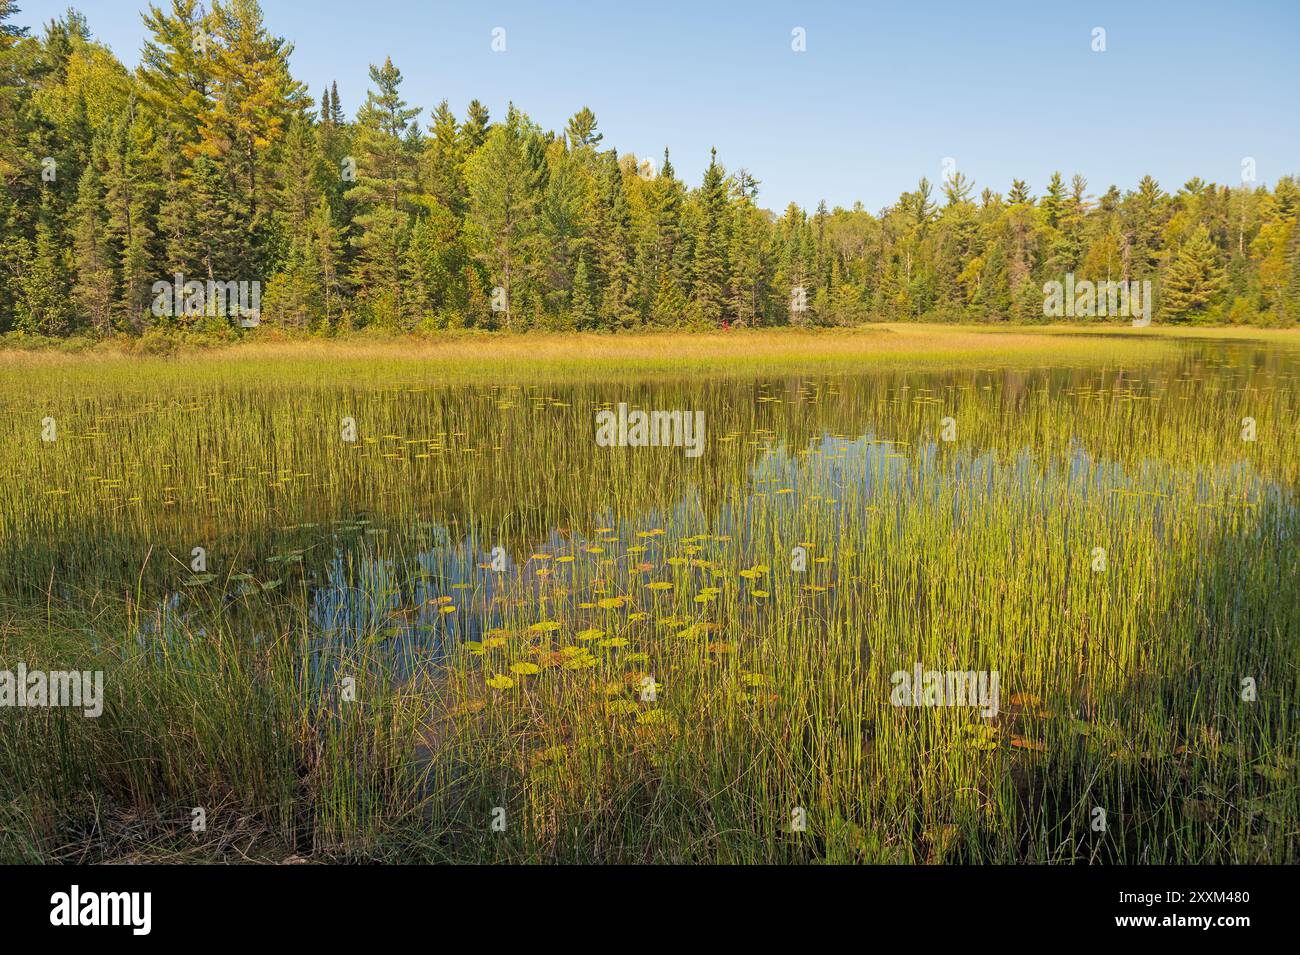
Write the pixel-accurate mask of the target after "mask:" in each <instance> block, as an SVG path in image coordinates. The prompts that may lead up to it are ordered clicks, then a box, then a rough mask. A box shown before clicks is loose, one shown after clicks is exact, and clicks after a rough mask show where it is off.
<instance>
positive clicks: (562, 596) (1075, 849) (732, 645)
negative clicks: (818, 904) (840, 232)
mask: <svg viewBox="0 0 1300 955" xmlns="http://www.w3.org/2000/svg"><path fill="white" fill-rule="evenodd" d="M1228 337H1229V338H1230V337H1231V336H1228ZM724 345H725V346H726V347H727V348H731V349H733V350H734V354H732V353H728V352H725V351H723V350H722V349H723V347H724ZM249 347H250V348H252V349H254V350H252V351H239V350H236V351H234V352H231V353H229V354H220V355H207V356H204V357H198V356H191V357H188V358H183V359H179V360H177V359H172V360H166V361H162V360H143V361H142V360H139V359H130V360H128V359H122V358H118V357H112V356H110V357H104V356H99V357H91V358H85V359H78V360H71V359H67V358H58V359H51V360H48V361H47V360H45V359H36V360H35V363H34V364H24V363H23V360H22V359H19V358H14V357H13V356H5V357H3V358H0V367H3V368H4V369H5V379H4V386H3V388H0V460H3V462H4V464H5V467H4V469H3V472H0V501H3V502H4V503H3V505H0V532H2V537H0V581H2V582H3V583H2V584H0V621H2V623H0V627H2V629H0V669H3V668H4V667H7V666H12V665H13V664H14V663H15V662H16V661H18V660H23V661H24V662H26V663H27V665H28V666H29V667H37V666H45V667H47V668H62V669H68V668H73V667H77V668H102V669H104V670H105V671H106V686H107V696H108V702H107V704H106V707H105V712H104V715H103V716H102V717H100V718H98V719H85V718H83V717H81V716H80V715H79V714H74V713H71V712H68V711H63V710H26V711H16V710H9V711H3V712H0V721H3V729H4V732H3V736H0V855H3V856H4V857H5V858H8V859H25V860H38V859H58V858H83V857H93V858H123V857H127V858H139V857H143V858H233V859H242V858H258V859H274V858H283V857H284V856H285V855H287V854H290V853H298V854H302V855H307V854H310V855H312V856H314V857H316V858H325V859H369V858H378V859H384V860H411V859H424V860H432V861H468V860H472V861H532V862H542V861H604V862H612V861H620V862H632V861H676V862H706V861H707V862H712V861H723V862H806V861H832V862H933V863H941V862H1075V861H1096V862H1129V863H1133V862H1161V861H1165V862H1188V863H1190V862H1258V861H1275V862H1278V861H1294V859H1295V858H1296V856H1297V841H1298V839H1300V787H1298V786H1297V772H1296V759H1297V755H1298V754H1297V740H1298V739H1300V736H1298V735H1297V726H1296V720H1297V711H1296V704H1295V700H1296V699H1297V698H1298V697H1297V690H1300V685H1298V683H1300V677H1298V676H1297V670H1296V667H1295V660H1296V650H1297V645H1296V634H1297V624H1300V612H1298V611H1297V605H1296V601H1295V600H1294V596H1293V595H1294V593H1295V592H1296V587H1297V583H1298V581H1297V579H1296V578H1297V574H1298V573H1300V568H1298V566H1297V551H1298V549H1297V547H1296V531H1297V515H1296V509H1295V503H1296V502H1295V488H1296V479H1297V463H1296V462H1297V460H1298V458H1297V454H1296V452H1297V450H1298V448H1297V444H1298V435H1297V430H1296V425H1295V422H1296V413H1297V410H1298V409H1297V394H1298V393H1297V389H1296V379H1295V374H1296V364H1295V360H1294V354H1293V347H1294V339H1290V338H1286V337H1285V336H1280V337H1278V336H1275V338H1274V339H1270V340H1269V342H1268V343H1267V347H1265V346H1263V345H1261V344H1260V343H1259V342H1258V341H1243V342H1241V343H1234V344H1224V342H1218V343H1205V342H1201V341H1192V340H1188V341H1183V340H1180V339H1179V336H1170V335H1167V334H1161V335H1143V336H1141V337H1140V338H1137V339H1130V340H1124V339H1118V338H1115V337H1113V336H1097V335H1088V334H1072V335H1057V334H1053V333H1050V332H1049V333H1039V332H1015V333H1003V332H997V333H992V332H982V331H970V330H954V329H938V330H931V329H924V330H914V329H894V328H890V329H883V330H872V331H870V332H867V333H863V334H861V335H850V334H834V335H827V336H819V335H812V334H809V335H775V336H764V335H759V334H748V333H747V334H745V335H735V336H732V337H728V336H713V337H712V339H706V338H703V337H701V338H699V339H689V340H687V341H686V342H685V343H683V341H682V340H681V339H680V338H672V337H668V336H646V337H645V338H644V339H639V340H637V341H636V342H633V343H625V342H624V340H622V339H597V338H596V337H594V336H591V337H582V336H568V337H556V338H555V339H553V340H552V339H543V340H541V341H538V340H525V339H520V340H506V342H505V343H504V344H503V345H502V346H501V350H499V351H496V352H494V353H493V354H492V355H490V356H485V355H482V354H481V345H480V344H478V343H474V342H454V343H451V344H450V345H446V346H440V345H430V346H428V347H427V349H425V350H416V351H412V352H408V353H406V354H396V353H394V350H393V347H392V346H391V345H390V344H378V345H374V346H369V347H372V348H373V349H374V350H373V351H366V350H365V349H364V347H363V350H362V351H361V353H360V354H357V355H352V356H348V357H344V356H342V355H340V354H339V352H338V350H337V348H336V346H328V345H323V346H316V347H307V348H305V349H304V348H302V347H301V346H289V345H268V346H249ZM624 348H627V349H630V350H629V352H628V353H627V354H613V353H612V350H614V349H624ZM19 369H21V376H20V375H19V374H18V370H19ZM618 401H628V402H631V403H633V404H634V405H639V406H642V407H657V408H700V409H703V410H705V412H706V420H707V427H708V438H707V445H708V449H707V452H706V454H705V456H704V457H702V458H700V459H698V460H691V459H687V458H685V457H684V456H683V455H682V454H681V453H680V451H673V450H670V449H607V448H598V447H596V445H595V443H594V441H593V440H592V421H593V413H594V411H595V410H596V409H598V408H600V407H606V406H608V405H609V404H611V403H616V402H618ZM47 415H48V416H52V417H54V418H56V420H57V421H58V423H59V438H58V440H57V441H56V442H53V443H42V442H41V441H40V439H39V433H40V421H41V419H42V418H43V417H46V416H47ZM948 416H950V417H952V418H953V419H954V420H955V422H956V427H957V434H956V440H955V441H953V442H946V441H943V440H942V439H941V438H940V436H939V435H940V422H941V419H942V418H944V417H948ZM344 417H351V418H354V419H355V420H356V422H357V424H358V440H357V441H356V442H355V443H347V442H344V441H342V440H341V439H340V431H339V422H340V420H341V419H342V418H344ZM1244 417H1251V418H1253V419H1254V420H1255V422H1256V426H1257V431H1258V436H1257V438H1256V440H1255V441H1252V442H1244V441H1243V440H1242V439H1241V435H1240V427H1241V424H1240V423H1241V419H1242V418H1244ZM195 546H203V547H204V548H205V549H206V550H207V553H208V563H209V566H208V570H207V572H205V573H196V572H195V571H194V570H192V569H191V567H190V560H191V556H190V555H191V550H192V548H193V547H195ZM493 547H501V548H502V549H503V550H504V552H505V553H506V554H507V555H508V558H509V560H508V565H507V567H506V569H505V570H504V571H503V572H502V573H497V572H495V571H494V570H493V569H492V568H491V564H490V559H491V558H490V554H491V551H492V548H493ZM796 547H801V548H803V549H804V551H805V552H806V555H807V564H806V569H805V570H803V571H797V570H794V569H792V566H791V563H792V562H791V554H792V550H793V549H794V548H796ZM1097 547H1102V548H1104V549H1105V551H1106V568H1105V570H1104V571H1100V572H1099V571H1097V570H1094V569H1093V566H1092V563H1093V553H1094V549H1095V548H1097ZM914 662H920V663H922V664H923V665H924V666H925V667H926V668H927V669H937V670H948V669H958V670H962V671H968V670H975V671H979V670H996V671H998V672H999V674H1000V680H1001V704H1000V711H999V713H998V715H997V716H996V718H994V719H985V718H982V717H981V716H980V715H979V713H978V712H977V711H976V710H974V709H968V708H946V707H941V708H927V707H918V708H912V707H896V706H892V705H891V704H890V691H891V674H892V673H893V672H895V671H898V670H910V669H911V667H912V665H913V663H914ZM1246 677H1250V678H1252V679H1253V680H1254V681H1255V683H1256V685H1257V687H1258V695H1257V699H1255V700H1254V701H1253V702H1247V701H1244V700H1243V699H1242V680H1243V679H1244V678H1246ZM345 678H349V679H351V681H352V698H351V699H348V698H345V695H344V692H343V689H342V687H343V681H344V679H345ZM648 680H649V681H652V682H653V685H654V693H653V695H652V696H653V698H651V695H649V694H647V686H648V685H649V684H648V683H647V681H648ZM194 807H204V808H205V810H206V813H207V818H208V830H207V831H206V832H205V833H202V834H197V835H196V834H194V833H192V832H190V819H191V811H192V809H193V808H194ZM1098 808H1100V809H1103V810H1105V813H1106V828H1105V831H1097V830H1096V829H1095V828H1094V826H1093V822H1094V819H1095V818H1096V817H1095V810H1096V809H1098ZM497 810H504V814H505V815H504V818H505V821H506V824H505V828H504V831H495V830H494V828H493V826H492V822H493V819H494V818H499V813H497V814H496V815H495V816H494V813H495V812H496V811H497ZM795 810H802V811H803V815H804V816H805V817H806V820H807V828H806V830H805V831H802V832H792V831H790V828H791V826H790V824H791V820H792V818H794V814H795Z"/></svg>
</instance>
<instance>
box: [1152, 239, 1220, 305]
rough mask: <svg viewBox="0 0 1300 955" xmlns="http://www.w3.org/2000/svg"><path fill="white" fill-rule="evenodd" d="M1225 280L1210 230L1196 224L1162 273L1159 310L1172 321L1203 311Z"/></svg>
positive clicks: (1213, 301)
mask: <svg viewBox="0 0 1300 955" xmlns="http://www.w3.org/2000/svg"><path fill="white" fill-rule="evenodd" d="M1225 281H1226V278H1225V276H1224V273H1223V269H1222V268H1221V267H1220V266H1219V264H1218V262H1217V256H1216V254H1215V250H1214V245H1213V243H1211V242H1210V233H1209V230H1208V229H1206V228H1205V226H1203V225H1201V226H1197V227H1196V230H1195V231H1194V232H1193V233H1192V235H1191V237H1190V238H1189V239H1188V240H1187V241H1186V242H1185V243H1183V247H1182V248H1181V249H1179V250H1178V255H1177V256H1176V257H1175V258H1174V261H1173V263H1172V264H1171V265H1170V266H1169V269H1168V271H1167V272H1166V273H1165V276H1164V281H1163V282H1162V283H1161V287H1160V291H1161V295H1162V301H1161V310H1162V311H1163V312H1164V314H1165V315H1166V316H1167V317H1168V318H1169V319H1170V320H1171V321H1175V322H1178V321H1186V320H1187V319H1189V318H1192V317H1195V316H1199V315H1202V314H1204V312H1205V311H1206V310H1207V309H1208V308H1209V307H1210V306H1211V305H1212V304H1214V303H1215V301H1216V300H1217V299H1218V297H1219V294H1220V293H1221V292H1222V291H1223V287H1224V284H1225Z"/></svg>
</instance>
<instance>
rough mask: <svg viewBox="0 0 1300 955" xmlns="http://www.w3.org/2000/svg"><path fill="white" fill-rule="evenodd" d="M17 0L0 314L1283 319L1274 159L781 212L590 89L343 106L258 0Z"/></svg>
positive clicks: (953, 185)
mask: <svg viewBox="0 0 1300 955" xmlns="http://www.w3.org/2000/svg"><path fill="white" fill-rule="evenodd" d="M18 12H19V11H18V8H17V6H16V5H15V3H14V2H13V0H0V177H3V180H4V185H5V188H4V193H3V196H2V197H0V229H2V230H3V241H2V242H0V333H4V332H11V331H15V330H17V331H23V332H26V333H30V334H38V335H45V336H68V335H86V334H89V335H106V334H113V333H121V332H128V333H139V332H144V331H148V330H150V329H156V328H162V329H168V328H173V327H182V326H185V325H187V324H188V325H195V326H199V327H208V328H226V327H230V328H233V327H237V326H238V325H239V324H241V322H240V314H239V310H238V309H237V308H234V307H231V306H229V305H227V306H225V307H223V306H222V304H221V303H220V302H217V301H214V300H213V299H212V298H211V297H209V299H208V300H207V301H206V302H204V301H203V300H202V299H195V300H194V301H190V302H188V304H190V305H194V304H195V302H199V303H201V305H200V308H199V311H201V312H202V313H203V314H198V315H194V314H188V315H187V314H185V308H184V305H185V304H186V302H184V301H182V302H177V301H175V298H176V297H175V296H173V295H172V294H170V292H169V293H168V294H167V295H165V296H160V295H159V294H158V291H157V290H156V289H155V286H156V285H158V286H159V287H160V288H162V287H166V288H168V289H170V288H172V287H176V288H177V289H180V288H183V285H182V283H185V282H196V283H204V284H208V283H217V284H218V285H219V286H220V285H227V284H228V283H247V285H248V286H252V287H254V288H255V289H256V290H257V292H258V293H259V298H260V321H261V322H263V323H268V324H272V325H277V326H282V327H285V328H292V329H300V330H304V331H334V330H347V329H354V328H362V327H367V326H370V327H380V328H387V329H394V330H400V329H426V328H461V327H478V328H493V327H506V326H509V327H513V328H527V327H543V328H577V329H621V328H634V327H640V326H646V325H650V326H676V325H686V326H697V327H712V326H719V325H722V324H724V323H732V324H739V323H743V324H747V325H783V324H800V323H808V324H851V323H856V322H861V321H868V320H890V321H907V320H935V321H989V322H999V321H1018V322H1044V321H1048V320H1049V317H1048V316H1047V315H1045V308H1044V286H1045V284H1047V283H1052V282H1057V283H1060V282H1063V281H1065V279H1066V276H1067V275H1068V276H1072V277H1073V278H1072V280H1071V281H1072V282H1073V281H1078V282H1106V281H1125V282H1130V281H1136V282H1143V281H1150V282H1151V287H1152V288H1153V290H1154V300H1155V320H1156V322H1157V323H1161V322H1165V323H1168V322H1232V323H1245V322H1249V323H1265V324H1288V325H1289V324H1295V323H1296V322H1297V320H1298V319H1300V230H1297V228H1296V218H1297V212H1298V211H1300V187H1298V186H1297V182H1296V180H1295V178H1294V177H1284V178H1281V179H1278V180H1277V181H1276V184H1275V186H1274V187H1273V189H1272V190H1269V189H1267V188H1262V187H1261V188H1253V187H1252V183H1251V182H1243V184H1242V185H1239V186H1233V187H1229V186H1220V185H1214V184H1211V183H1206V182H1203V181H1201V180H1200V179H1193V180H1191V181H1189V182H1187V183H1185V184H1184V185H1183V186H1182V187H1181V188H1180V189H1178V190H1177V191H1176V192H1174V193H1172V194H1171V193H1169V192H1166V191H1165V190H1163V189H1162V188H1161V187H1160V186H1159V184H1157V183H1156V182H1155V180H1153V179H1151V178H1150V177H1146V178H1144V179H1143V180H1142V181H1141V182H1140V183H1138V185H1137V187H1136V189H1135V190H1133V191H1129V192H1121V191H1120V190H1119V189H1118V188H1116V187H1115V186H1110V187H1109V188H1107V189H1106V190H1105V191H1104V192H1103V193H1101V194H1100V195H1099V196H1094V195H1091V194H1090V193H1089V191H1088V189H1089V185H1088V182H1087V180H1086V179H1084V178H1083V177H1082V176H1078V175H1076V176H1074V177H1073V178H1072V179H1071V180H1069V181H1068V182H1067V181H1066V180H1065V179H1063V177H1062V176H1061V175H1060V174H1056V175H1054V176H1053V177H1052V180H1051V182H1050V183H1049V185H1048V186H1047V190H1046V193H1045V194H1044V195H1041V196H1033V195H1031V194H1030V192H1029V190H1028V188H1027V187H1026V186H1025V184H1024V183H1023V182H1021V181H1019V180H1016V181H1015V182H1014V183H1013V185H1012V187H1011V189H1010V191H1009V192H1008V193H1007V194H1005V195H1003V194H1001V193H997V192H993V191H992V190H990V189H984V190H982V191H980V192H978V193H977V192H976V189H975V186H974V184H973V183H971V182H970V181H969V180H968V179H967V178H966V177H965V176H964V175H962V174H961V173H960V172H957V171H953V172H951V173H950V174H948V175H947V176H945V178H944V181H943V182H942V183H941V185H940V187H939V189H938V191H937V194H936V191H935V189H934V188H933V187H932V186H931V184H930V183H929V182H927V181H926V180H925V179H922V180H921V181H920V182H919V183H918V185H917V188H916V189H915V190H914V191H911V192H907V193H904V194H903V195H902V196H901V197H900V198H899V200H898V201H897V202H896V203H895V204H894V205H892V206H890V207H889V208H887V209H884V210H882V211H880V212H879V213H877V214H872V213H870V212H867V211H866V210H864V209H863V208H862V207H861V205H860V204H859V205H855V206H854V207H853V208H852V209H843V208H838V207H837V208H834V209H828V208H827V207H826V205H825V203H822V204H820V205H819V206H818V207H817V209H816V210H814V211H812V212H811V213H809V212H807V211H805V210H803V209H801V208H799V207H798V206H796V205H794V204H791V205H790V206H788V207H787V208H786V209H785V210H784V211H783V212H781V213H780V214H776V213H774V212H771V211H768V210H766V209H764V208H762V206H761V205H760V204H759V197H760V194H761V193H760V189H759V186H760V183H759V181H758V180H757V179H755V178H754V177H753V176H752V175H750V173H749V172H748V171H747V170H746V169H744V168H737V169H735V170H734V171H730V172H729V171H727V170H726V169H724V167H723V166H722V165H721V164H720V163H718V162H717V161H716V157H715V159H714V160H713V161H711V162H710V164H709V166H708V168H707V169H705V170H704V174H703V178H702V180H701V181H700V184H699V185H698V186H697V187H694V188H691V187H688V186H687V184H686V183H685V182H684V181H683V180H682V179H679V178H678V176H677V173H676V171H675V170H674V168H673V166H672V163H671V162H670V160H669V154H668V150H666V149H665V150H664V154H663V157H662V158H661V159H660V157H655V160H654V161H653V162H651V161H650V160H647V159H644V158H641V157H635V156H632V155H630V154H623V155H621V156H620V155H619V154H618V153H617V152H616V151H615V150H613V149H610V148H606V146H605V144H604V143H603V141H602V135H601V133H600V132H599V131H598V128H597V123H596V117H595V116H594V115H593V114H592V112H591V111H590V110H588V109H585V108H584V109H581V110H579V111H578V112H577V113H576V114H575V115H574V116H573V117H572V118H571V119H570V120H569V122H568V124H567V126H566V127H565V129H564V130H563V131H562V132H553V131H546V130H543V129H541V128H540V127H539V126H538V125H537V124H536V123H534V122H533V121H532V120H531V119H529V117H528V115H527V114H526V113H524V112H522V111H520V110H519V109H517V108H515V107H514V106H511V107H510V108H509V110H508V111H507V114H506V116H505V117H504V118H500V119H498V120H497V121H495V122H494V121H493V120H492V119H491V117H490V116H489V114H488V110H487V109H486V108H485V107H484V106H483V105H482V104H481V103H479V102H478V101H474V102H471V103H470V104H469V106H468V108H467V110H466V112H465V115H464V116H463V117H457V116H456V115H455V114H454V113H453V112H452V110H451V109H450V108H449V106H448V104H447V103H446V101H443V102H442V103H440V104H438V105H437V107H436V108H434V109H433V110H432V112H431V113H428V114H425V113H423V111H422V110H421V109H420V108H419V107H417V106H413V105H408V104H407V102H406V101H405V100H404V99H403V98H402V94H401V84H402V75H401V73H400V71H399V70H398V69H397V68H396V67H395V66H394V65H393V64H392V62H391V61H385V62H384V63H383V65H382V66H373V67H371V69H370V85H369V89H368V90H367V95H366V101H365V104H364V105H363V106H362V107H361V108H360V109H359V110H358V112H357V114H356V116H355V117H353V118H351V119H348V118H347V117H346V116H345V115H344V114H343V110H342V109H341V107H340V101H339V95H338V88H337V85H336V84H331V85H330V86H329V88H328V89H326V90H324V91H323V92H322V93H321V94H320V97H319V99H317V98H316V97H315V96H314V95H313V94H312V93H310V92H309V91H308V89H307V88H306V87H305V86H304V85H303V84H301V83H299V82H298V81H297V80H295V79H294V78H293V77H292V76H291V75H290V72H289V63H288V60H289V54H290V51H291V50H292V47H291V45H290V44H288V43H287V42H286V41H285V40H284V39H282V38H279V37H274V36H271V35H270V34H269V33H268V32H267V30H266V28H265V25H264V23H263V18H262V12H261V10H260V9H259V7H258V4H257V3H256V0H213V2H211V3H210V5H209V6H208V7H202V6H200V4H199V3H198V0H170V2H169V3H167V4H163V6H162V7H157V6H152V5H151V6H150V7H149V8H148V10H147V11H146V12H145V14H144V19H145V23H146V25H147V28H148V38H147V40H146V42H145V46H144V49H143V53H142V56H141V63H140V66H139V67H138V68H137V69H136V70H135V72H130V71H128V70H127V69H126V68H125V67H123V65H122V64H121V63H120V62H119V61H118V60H117V59H116V58H115V57H114V56H113V54H112V53H111V52H110V51H109V50H108V49H107V48H106V47H105V46H103V45H102V44H100V43H97V42H95V40H94V39H93V37H92V34H91V31H90V28H89V25H88V23H87V21H86V20H85V18H84V17H83V16H82V15H81V14H79V13H76V12H75V11H71V10H70V11H69V12H68V14H67V15H66V16H65V17H63V18H62V19H59V20H56V21H53V22H51V23H49V24H48V25H47V26H46V27H45V28H44V30H43V32H41V34H40V36H39V37H38V36H36V35H34V34H33V33H32V32H31V31H29V30H27V29H25V28H22V27H19V26H17V25H16V22H15V19H14V18H15V15H16V14H17V13H18ZM1208 122H1209V121H1208V120H1207V123H1208ZM1206 133H1207V135H1212V133H1213V130H1212V129H1211V128H1208V126H1207V130H1206ZM824 148H834V144H826V145H825V147H824ZM1244 162H1245V161H1244ZM1247 165H1249V163H1247ZM1243 178H1249V177H1248V176H1244V177H1243ZM208 287H209V288H211V287H212V286H211V285H210V284H209V285H208ZM229 287H231V288H234V286H233V285H230V286H229ZM182 298H183V296H182ZM245 304H246V305H247V302H245ZM191 311H194V309H193V308H191ZM1050 320H1053V321H1059V320H1060V319H1057V318H1052V319H1050ZM1067 320H1069V321H1076V322H1087V321H1095V320H1096V319H1095V318H1089V317H1072V318H1069V319H1067Z"/></svg>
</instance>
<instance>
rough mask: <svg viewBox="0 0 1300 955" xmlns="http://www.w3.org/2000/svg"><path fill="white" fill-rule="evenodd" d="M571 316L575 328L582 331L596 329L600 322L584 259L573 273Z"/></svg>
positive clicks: (580, 259) (579, 260) (570, 300)
mask: <svg viewBox="0 0 1300 955" xmlns="http://www.w3.org/2000/svg"><path fill="white" fill-rule="evenodd" d="M569 315H570V318H571V320H572V322H573V325H574V327H575V328H578V329H582V330H586V329H592V328H596V327H597V325H598V322H599V318H598V316H597V313H596V303H595V300H594V296H593V294H592V288H591V278H590V276H589V275H588V273H587V261H586V259H583V258H579V259H578V267H577V268H576V269H574V272H573V290H572V291H571V292H570V293H569Z"/></svg>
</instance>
